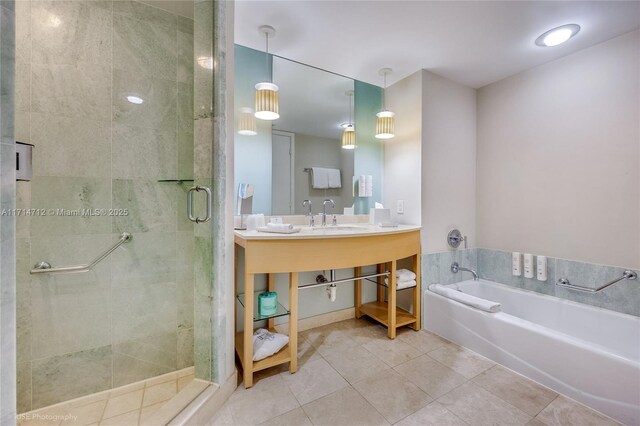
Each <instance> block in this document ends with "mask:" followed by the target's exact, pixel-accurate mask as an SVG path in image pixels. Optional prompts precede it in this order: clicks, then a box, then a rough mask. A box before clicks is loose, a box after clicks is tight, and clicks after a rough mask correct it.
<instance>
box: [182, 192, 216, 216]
mask: <svg viewBox="0 0 640 426" xmlns="http://www.w3.org/2000/svg"><path fill="white" fill-rule="evenodd" d="M194 191H195V192H200V191H204V192H205V193H206V195H207V213H206V216H205V217H204V219H200V218H199V217H195V216H193V192H194ZM187 216H188V217H189V220H190V221H191V222H195V223H205V222H208V221H209V219H211V189H209V188H207V187H206V186H200V185H196V186H194V187H192V188H189V192H187Z"/></svg>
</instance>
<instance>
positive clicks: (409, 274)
mask: <svg viewBox="0 0 640 426" xmlns="http://www.w3.org/2000/svg"><path fill="white" fill-rule="evenodd" d="M396 278H397V279H398V281H411V280H415V279H416V273H415V272H413V271H410V270H408V269H397V270H396Z"/></svg>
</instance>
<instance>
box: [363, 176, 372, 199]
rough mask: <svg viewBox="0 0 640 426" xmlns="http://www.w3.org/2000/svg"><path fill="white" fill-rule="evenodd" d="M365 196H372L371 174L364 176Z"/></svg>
mask: <svg viewBox="0 0 640 426" xmlns="http://www.w3.org/2000/svg"><path fill="white" fill-rule="evenodd" d="M364 191H365V196H367V197H373V176H371V175H367V177H366V178H365V190H364Z"/></svg>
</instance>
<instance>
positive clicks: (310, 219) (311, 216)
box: [302, 200, 316, 228]
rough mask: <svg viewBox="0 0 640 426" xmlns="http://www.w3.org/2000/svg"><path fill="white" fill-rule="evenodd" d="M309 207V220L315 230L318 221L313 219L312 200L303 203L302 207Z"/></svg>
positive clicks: (310, 225)
mask: <svg viewBox="0 0 640 426" xmlns="http://www.w3.org/2000/svg"><path fill="white" fill-rule="evenodd" d="M306 206H309V213H307V217H308V218H309V227H310V228H313V227H314V226H316V221H315V219H314V218H313V212H312V211H311V200H304V201H302V207H306Z"/></svg>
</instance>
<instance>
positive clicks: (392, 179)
mask: <svg viewBox="0 0 640 426" xmlns="http://www.w3.org/2000/svg"><path fill="white" fill-rule="evenodd" d="M386 103H387V108H388V109H389V110H390V111H393V112H395V113H396V123H395V129H396V136H395V138H393V139H389V140H386V141H384V143H383V146H384V176H385V179H384V185H383V189H382V204H384V206H385V207H386V208H389V209H391V219H392V221H394V222H397V223H401V224H409V225H420V222H421V211H422V194H421V190H420V188H421V186H422V183H421V170H422V165H421V164H420V152H421V150H422V148H421V145H422V71H418V72H416V73H414V74H412V75H410V76H409V77H406V78H404V79H402V80H401V81H399V82H397V83H395V84H394V85H392V86H390V87H388V88H387V91H386ZM398 200H404V214H397V213H396V204H397V201H398Z"/></svg>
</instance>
